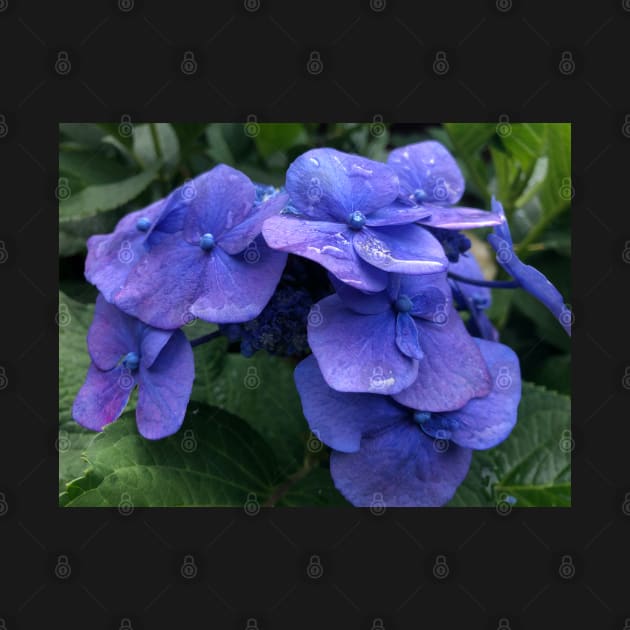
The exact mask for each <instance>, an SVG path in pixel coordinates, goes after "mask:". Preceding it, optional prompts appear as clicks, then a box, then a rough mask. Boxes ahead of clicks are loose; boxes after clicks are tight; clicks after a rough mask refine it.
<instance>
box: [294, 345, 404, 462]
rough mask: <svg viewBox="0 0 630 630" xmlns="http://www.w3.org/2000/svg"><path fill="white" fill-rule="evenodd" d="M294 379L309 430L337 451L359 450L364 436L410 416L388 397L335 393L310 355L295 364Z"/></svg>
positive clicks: (351, 451) (349, 451) (350, 451)
mask: <svg viewBox="0 0 630 630" xmlns="http://www.w3.org/2000/svg"><path fill="white" fill-rule="evenodd" d="M294 376H295V384H296V386H297V389H298V392H299V393H300V398H301V400H302V409H303V410H304V417H305V418H306V420H307V421H308V424H309V427H310V428H311V431H312V432H313V433H314V434H315V435H316V436H317V438H318V439H319V440H321V441H322V442H323V443H324V444H326V445H327V446H330V447H331V448H334V449H335V450H337V451H343V452H344V453H353V452H355V451H358V450H359V447H360V445H361V437H362V436H363V435H368V434H370V433H374V432H377V431H380V430H382V429H384V428H386V427H389V426H391V425H392V424H394V423H396V422H400V421H404V420H405V419H407V416H408V415H409V414H408V412H407V411H406V410H405V409H404V408H403V407H401V406H400V405H398V404H396V403H395V402H394V401H393V400H392V399H391V398H389V397H388V396H380V395H376V394H348V393H341V392H337V391H335V390H334V389H332V388H331V387H329V385H328V384H327V383H326V381H325V380H324V378H323V376H322V373H321V371H320V369H319V366H318V365H317V360H316V359H315V357H314V356H313V355H311V356H309V357H307V358H306V359H304V360H303V361H302V362H301V363H299V364H298V366H297V367H296V368H295V374H294Z"/></svg>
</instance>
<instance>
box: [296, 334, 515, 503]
mask: <svg viewBox="0 0 630 630" xmlns="http://www.w3.org/2000/svg"><path fill="white" fill-rule="evenodd" d="M475 344H476V345H477V346H478V348H479V350H480V352H481V354H482V356H483V358H484V360H485V362H486V364H487V366H488V370H489V372H490V374H491V378H492V389H491V390H490V391H489V392H487V394H486V395H485V396H483V397H477V398H473V399H471V400H470V401H468V402H467V403H466V404H464V405H462V406H461V407H459V408H456V409H450V410H446V411H437V412H436V411H428V410H425V409H422V408H420V409H418V408H410V407H407V406H404V405H401V404H400V403H398V402H397V401H396V400H395V399H394V398H392V397H390V396H380V395H378V394H369V393H342V392H338V391H335V390H334V389H332V388H331V387H329V386H328V384H327V383H326V381H325V380H324V378H323V376H322V373H321V371H320V369H319V367H318V363H317V360H316V358H315V357H314V356H313V355H311V356H310V357H308V358H306V359H304V361H302V362H301V363H300V364H299V365H298V366H297V368H296V369H295V382H296V385H297V388H298V391H299V393H300V397H301V400H302V407H303V410H304V415H305V417H306V419H307V421H308V423H309V426H310V428H311V430H312V431H313V433H314V434H315V435H317V436H318V438H319V439H320V440H321V441H322V442H324V444H326V445H328V446H330V447H331V448H332V449H333V451H332V453H331V459H330V471H331V474H332V477H333V480H334V482H335V485H336V487H337V488H338V489H339V491H340V492H341V493H342V494H343V495H344V496H345V497H346V499H348V500H349V501H350V502H351V503H352V504H354V505H355V506H359V507H367V506H370V505H371V504H373V502H374V501H375V500H376V497H377V496H378V497H379V498H382V501H383V502H384V503H385V505H386V506H389V507H417V506H426V507H434V506H440V505H444V504H445V503H447V502H448V501H450V499H451V498H452V497H453V494H454V493H455V490H456V489H457V487H458V486H459V484H460V483H461V482H462V481H463V480H464V478H465V477H466V475H467V473H468V469H469V466H470V461H471V455H472V450H473V449H487V448H491V447H493V446H496V445H497V444H499V443H500V442H501V441H503V440H504V439H505V438H506V437H507V436H508V435H509V434H510V432H511V430H512V428H513V427H514V425H515V423H516V419H517V408H518V403H519V400H520V395H521V380H520V371H519V364H518V358H517V357H516V355H515V354H514V352H512V350H510V349H509V348H508V347H507V346H504V345H502V344H498V343H493V342H489V341H485V340H482V339H475Z"/></svg>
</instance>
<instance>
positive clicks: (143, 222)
mask: <svg viewBox="0 0 630 630" xmlns="http://www.w3.org/2000/svg"><path fill="white" fill-rule="evenodd" d="M150 227H151V221H150V219H147V217H141V218H139V219H138V222H137V223H136V229H137V230H139V231H140V232H146V231H147V230H148V229H149V228H150Z"/></svg>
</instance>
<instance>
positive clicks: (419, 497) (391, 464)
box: [330, 422, 472, 507]
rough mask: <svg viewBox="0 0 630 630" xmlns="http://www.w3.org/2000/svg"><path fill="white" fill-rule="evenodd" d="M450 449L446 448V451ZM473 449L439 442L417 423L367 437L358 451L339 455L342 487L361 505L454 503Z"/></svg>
mask: <svg viewBox="0 0 630 630" xmlns="http://www.w3.org/2000/svg"><path fill="white" fill-rule="evenodd" d="M444 446H446V447H447V448H446V450H445V451H444V450H443V448H444ZM471 456H472V451H471V450H470V449H466V448H461V447H459V446H457V445H455V444H453V443H446V444H444V443H443V442H439V443H436V442H435V441H434V440H433V439H431V438H430V437H428V436H427V435H425V434H424V433H423V432H422V431H421V430H420V428H419V427H418V426H415V425H414V424H412V423H411V422H408V423H407V422H403V423H399V424H396V425H394V426H393V427H392V428H391V429H390V430H385V431H382V432H380V433H377V434H376V435H374V436H372V437H364V438H363V440H362V441H361V448H360V449H359V451H357V452H356V453H339V452H337V451H333V452H332V454H331V456H330V472H331V474H332V478H333V480H334V482H335V486H337V489H338V490H339V491H340V492H341V494H343V495H344V496H345V497H346V499H348V501H350V502H351V503H352V504H353V505H355V506H357V507H370V506H371V505H373V504H374V503H375V502H377V501H378V502H379V503H384V504H385V505H386V506H387V507H438V506H441V505H444V504H445V503H448V502H449V501H450V500H451V499H452V497H453V495H454V494H455V491H456V490H457V487H458V486H459V485H460V484H461V483H462V481H464V479H465V478H466V475H467V474H468V470H469V468H470V461H471Z"/></svg>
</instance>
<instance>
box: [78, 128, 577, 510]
mask: <svg viewBox="0 0 630 630" xmlns="http://www.w3.org/2000/svg"><path fill="white" fill-rule="evenodd" d="M464 185H465V184H464V179H463V177H462V174H461V172H460V170H459V168H458V166H457V163H456V162H455V159H454V158H453V156H452V155H451V154H450V153H449V152H448V151H447V150H446V148H445V147H443V146H442V145H441V144H439V143H438V142H433V141H429V142H421V143H417V144H413V145H409V146H406V147H402V148H399V149H396V150H394V151H392V152H391V153H390V155H389V158H388V160H387V162H386V163H383V162H376V161H373V160H369V159H367V158H364V157H360V156H358V155H351V154H347V153H343V152H340V151H337V150H335V149H328V148H322V149H314V150H311V151H307V152H306V153H304V154H303V155H301V156H300V157H298V158H297V159H296V160H295V161H294V162H293V163H292V164H291V165H290V167H289V169H288V171H287V174H286V186H285V188H283V189H276V188H274V187H271V186H267V185H265V184H254V183H252V182H251V181H250V180H249V178H247V177H246V176H245V175H244V174H242V173H240V172H239V171H237V170H235V169H233V168H231V167H229V166H226V165H218V166H216V167H215V168H213V169H212V170H210V171H208V172H206V173H203V174H201V175H199V176H198V177H196V178H195V179H193V180H191V181H189V182H187V183H186V184H184V185H183V186H181V187H180V188H178V189H176V190H174V191H173V192H172V193H171V194H170V195H169V196H168V197H166V198H165V199H162V200H159V201H157V202H155V203H153V204H152V205H150V206H148V207H147V208H144V209H142V210H138V211H135V212H133V213H131V214H129V215H128V216H126V217H124V218H123V219H122V220H121V221H120V223H119V224H118V226H117V227H116V229H115V230H114V232H113V233H112V234H107V235H96V236H93V237H92V238H91V239H90V240H89V241H88V257H87V260H86V269H85V275H86V278H87V279H88V280H89V281H90V282H92V283H93V284H94V285H96V287H97V288H98V289H99V291H100V292H101V294H100V296H99V298H98V301H97V307H96V312H95V318H94V323H93V324H92V327H91V329H90V333H89V336H88V349H89V352H90V356H91V358H92V365H91V367H90V369H89V371H88V375H87V378H86V382H85V384H84V386H83V388H82V389H81V391H80V392H79V395H78V397H77V400H76V402H75V405H74V410H73V413H74V417H75V419H76V420H77V421H78V422H79V423H80V424H82V425H84V426H86V427H89V428H91V429H95V430H100V429H102V428H103V426H105V425H106V424H108V423H110V422H113V421H114V420H116V418H118V417H119V416H120V414H121V413H122V411H123V409H124V407H125V405H126V403H127V400H128V398H129V393H130V391H131V389H132V388H133V387H135V386H138V388H139V398H138V405H137V411H136V417H137V422H138V427H139V430H140V432H141V433H142V435H144V436H145V437H147V438H149V439H159V438H162V437H165V436H167V435H170V434H172V433H174V432H176V431H177V430H178V429H179V427H180V426H181V424H182V421H183V418H184V415H185V411H186V405H187V403H188V399H189V396H190V392H191V389H192V381H193V379H194V365H193V353H192V349H191V344H190V343H189V342H188V341H187V340H186V338H185V336H184V334H183V333H182V332H181V330H179V329H180V328H181V327H182V326H184V325H185V324H187V323H189V322H190V321H191V320H193V319H195V318H199V319H202V320H205V321H208V322H212V323H214V324H217V325H218V327H219V333H220V334H223V335H225V336H227V337H228V339H229V340H230V341H231V342H233V343H235V344H238V346H239V348H240V351H241V352H242V353H243V354H244V355H245V356H251V355H253V354H254V353H256V352H258V351H261V350H262V351H266V352H268V353H270V354H274V355H280V356H285V357H297V358H300V359H302V360H301V362H300V363H299V364H298V366H297V368H296V370H295V382H296V385H297V388H298V391H299V394H300V397H301V400H302V405H303V410H304V415H305V417H306V420H307V422H308V424H309V426H310V428H311V430H312V431H313V433H314V434H315V435H317V437H318V438H319V439H320V440H321V441H322V442H324V443H325V444H326V445H327V446H329V447H330V449H331V474H332V476H333V479H334V482H335V484H336V486H337V488H338V489H339V490H340V491H341V492H342V494H343V495H344V496H345V497H346V498H347V499H348V500H349V501H350V502H351V503H353V504H354V505H357V506H369V505H371V504H372V503H373V502H374V501H376V500H377V497H378V501H379V502H381V503H384V504H385V505H388V506H437V505H443V504H444V503H446V502H448V501H449V500H450V499H451V497H452V496H453V494H454V492H455V490H456V489H457V487H458V485H459V484H460V483H461V482H462V481H463V479H464V478H465V477H466V475H467V473H468V469H469V466H470V461H471V455H472V452H473V450H475V449H487V448H491V447H493V446H495V445H497V444H499V443H500V442H501V441H502V440H504V439H505V438H506V437H507V436H508V435H509V434H510V432H511V430H512V429H513V427H514V425H515V423H516V420H517V409H518V404H519V400H520V394H521V379H520V369H519V361H518V358H517V357H516V355H515V354H514V352H513V351H512V350H511V349H510V348H508V347H507V346H505V345H504V344H501V343H499V340H498V333H497V331H496V330H495V329H494V327H493V326H492V324H491V322H490V320H489V318H488V316H487V314H486V310H487V308H488V307H489V306H490V303H491V293H490V287H492V286H501V287H502V286H507V285H509V286H514V287H521V288H523V289H525V290H526V291H528V292H530V293H531V294H532V295H534V296H535V297H537V298H538V299H539V300H540V301H541V302H542V303H543V304H544V305H545V306H547V308H549V310H550V311H551V312H552V313H553V314H554V315H556V317H557V318H558V319H559V321H560V323H561V324H562V325H563V326H564V327H565V329H566V330H567V332H570V323H571V313H570V311H569V310H568V308H567V307H566V306H565V304H564V302H563V301H562V297H561V296H560V294H559V293H558V292H557V290H556V289H555V288H554V287H553V285H551V283H549V282H548V280H547V279H546V278H545V277H544V276H543V275H542V274H541V273H540V272H538V271H537V270H535V269H534V268H533V267H530V266H528V265H525V264H524V263H522V262H521V261H520V260H519V259H518V257H517V255H516V253H515V251H514V248H513V246H512V239H511V236H510V232H509V228H508V225H507V222H506V218H505V214H504V212H503V208H502V206H501V204H500V203H499V202H497V201H496V200H494V199H493V201H492V208H491V210H490V211H487V210H482V209H476V208H468V207H465V206H461V205H458V204H459V202H460V200H461V198H462V195H463V193H464ZM476 228H492V233H491V234H490V235H489V237H488V240H489V242H490V244H491V245H492V247H493V248H494V249H495V250H496V252H497V261H498V263H499V264H500V265H501V266H502V267H503V268H504V269H505V271H506V272H507V273H508V274H510V275H511V276H512V278H513V280H512V281H509V282H504V283H492V282H489V281H487V280H486V279H485V278H484V276H483V273H482V271H481V269H480V267H479V265H478V264H477V262H476V260H475V258H474V256H473V255H472V253H471V251H470V247H471V241H470V239H469V238H468V236H466V235H465V234H464V233H463V231H464V230H472V229H476ZM287 259H288V260H289V263H288V264H287ZM463 312H465V313H467V317H466V318H465V320H464V318H462V313H463ZM311 351H312V354H309V352H311ZM304 357H306V358H304Z"/></svg>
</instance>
